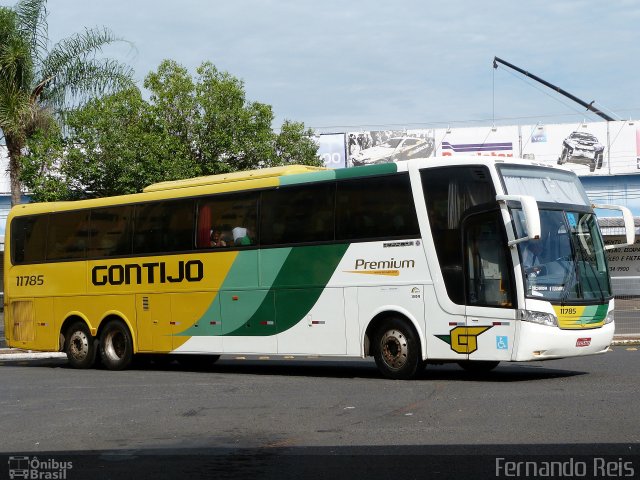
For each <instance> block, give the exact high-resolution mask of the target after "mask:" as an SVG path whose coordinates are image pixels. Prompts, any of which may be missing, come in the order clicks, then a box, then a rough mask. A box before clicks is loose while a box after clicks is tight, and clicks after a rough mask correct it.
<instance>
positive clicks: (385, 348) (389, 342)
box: [380, 329, 409, 370]
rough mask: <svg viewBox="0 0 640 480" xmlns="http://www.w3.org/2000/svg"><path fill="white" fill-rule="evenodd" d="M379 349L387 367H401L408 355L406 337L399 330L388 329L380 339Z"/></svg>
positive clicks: (395, 368) (396, 368)
mask: <svg viewBox="0 0 640 480" xmlns="http://www.w3.org/2000/svg"><path fill="white" fill-rule="evenodd" d="M380 351H381V352H382V358H383V360H384V363H386V364H387V365H388V366H389V368H392V369H394V370H399V369H401V368H402V367H403V366H404V364H405V363H407V358H408V355H409V348H408V346H407V338H406V337H405V336H404V334H403V333H402V332H400V331H399V330H395V329H394V330H389V331H387V332H385V333H384V335H382V338H381V339H380Z"/></svg>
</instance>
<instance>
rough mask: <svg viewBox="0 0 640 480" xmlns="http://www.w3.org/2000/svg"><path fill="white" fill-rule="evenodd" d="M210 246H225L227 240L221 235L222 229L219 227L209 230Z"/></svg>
mask: <svg viewBox="0 0 640 480" xmlns="http://www.w3.org/2000/svg"><path fill="white" fill-rule="evenodd" d="M211 246H212V247H226V246H227V242H226V241H225V240H224V238H223V237H222V231H221V230H220V229H219V228H214V229H212V230H211Z"/></svg>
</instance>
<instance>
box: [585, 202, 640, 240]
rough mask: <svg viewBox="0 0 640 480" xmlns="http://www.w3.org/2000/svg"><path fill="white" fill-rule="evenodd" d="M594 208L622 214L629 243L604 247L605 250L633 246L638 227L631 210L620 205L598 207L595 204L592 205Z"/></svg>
mask: <svg viewBox="0 0 640 480" xmlns="http://www.w3.org/2000/svg"><path fill="white" fill-rule="evenodd" d="M591 207H592V208H594V209H595V208H600V209H604V210H617V211H619V212H622V219H623V220H624V232H625V234H626V237H627V243H623V244H617V245H607V246H605V247H604V249H605V250H613V249H614V248H620V247H626V246H627V245H633V244H634V243H635V241H636V226H635V222H634V221H633V214H632V213H631V210H629V209H628V208H627V207H622V206H620V205H596V204H595V203H594V204H592V205H591Z"/></svg>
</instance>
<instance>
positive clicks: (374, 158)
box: [348, 130, 434, 167]
mask: <svg viewBox="0 0 640 480" xmlns="http://www.w3.org/2000/svg"><path fill="white" fill-rule="evenodd" d="M433 151H434V139H433V132H432V131H430V130H413V131H392V130H386V131H369V132H352V133H349V134H348V155H349V164H350V166H353V167H359V166H363V165H375V164H378V163H389V162H398V161H401V160H409V159H411V158H424V157H431V156H432V155H433Z"/></svg>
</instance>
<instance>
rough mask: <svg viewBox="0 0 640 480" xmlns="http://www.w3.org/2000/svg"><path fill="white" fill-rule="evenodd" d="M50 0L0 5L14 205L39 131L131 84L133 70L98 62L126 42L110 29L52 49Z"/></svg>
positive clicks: (0, 59)
mask: <svg viewBox="0 0 640 480" xmlns="http://www.w3.org/2000/svg"><path fill="white" fill-rule="evenodd" d="M45 4H46V0H19V1H18V3H17V4H16V5H15V6H14V7H13V8H8V7H0V130H2V135H3V137H4V141H5V143H6V146H7V150H8V154H9V175H10V182H11V204H12V205H15V204H17V203H20V195H21V188H20V170H21V168H20V167H21V157H22V155H23V154H24V152H25V148H26V147H27V144H28V140H29V138H31V137H32V136H33V135H34V134H35V133H36V132H37V131H38V130H39V129H43V128H46V127H47V126H49V125H52V124H53V122H55V121H57V122H58V123H59V124H61V125H62V124H63V122H64V112H65V109H68V108H70V107H73V106H78V105H80V104H82V103H84V102H85V101H86V100H88V99H89V98H92V97H94V96H97V95H100V94H102V93H106V92H108V91H113V90H117V89H119V88H123V87H127V86H131V85H132V83H133V82H132V80H131V78H132V70H131V69H130V68H129V67H127V66H125V65H123V64H121V63H119V62H117V61H114V60H111V59H99V58H97V54H98V53H100V52H101V50H102V48H103V47H105V46H106V45H109V44H112V43H114V42H118V41H123V40H122V39H120V38H117V37H115V36H114V35H113V33H111V31H110V30H108V29H106V28H93V29H88V28H87V29H85V30H84V32H82V33H77V34H75V35H72V36H70V37H67V38H65V39H63V40H61V41H60V42H58V43H57V44H55V45H53V46H52V47H51V48H49V38H48V32H47V10H46V5H45Z"/></svg>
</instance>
